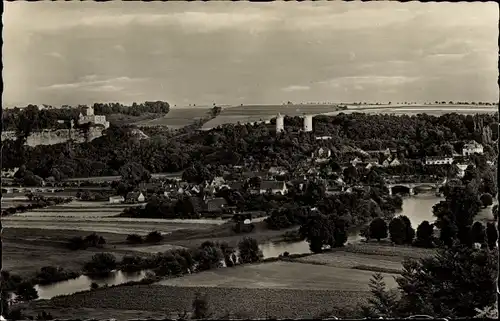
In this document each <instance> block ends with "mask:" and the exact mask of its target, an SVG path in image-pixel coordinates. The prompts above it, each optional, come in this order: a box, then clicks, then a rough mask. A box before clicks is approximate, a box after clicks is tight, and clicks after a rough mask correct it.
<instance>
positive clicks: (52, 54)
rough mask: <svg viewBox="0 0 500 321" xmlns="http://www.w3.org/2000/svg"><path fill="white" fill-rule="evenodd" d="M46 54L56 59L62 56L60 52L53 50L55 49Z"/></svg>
mask: <svg viewBox="0 0 500 321" xmlns="http://www.w3.org/2000/svg"><path fill="white" fill-rule="evenodd" d="M46 55H47V56H49V57H53V58H57V59H62V58H63V56H62V55H61V54H60V53H58V52H55V51H52V52H49V53H47V54H46Z"/></svg>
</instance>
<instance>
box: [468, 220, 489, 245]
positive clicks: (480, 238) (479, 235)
mask: <svg viewBox="0 0 500 321" xmlns="http://www.w3.org/2000/svg"><path fill="white" fill-rule="evenodd" d="M471 233H472V235H471V237H472V242H473V243H479V244H484V243H485V241H486V230H485V228H484V225H483V224H481V222H475V223H474V224H473V225H472V230H471Z"/></svg>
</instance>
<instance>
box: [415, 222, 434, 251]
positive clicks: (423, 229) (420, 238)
mask: <svg viewBox="0 0 500 321" xmlns="http://www.w3.org/2000/svg"><path fill="white" fill-rule="evenodd" d="M433 235H434V227H433V226H432V225H431V224H430V223H429V221H423V222H422V223H420V225H419V226H418V227H417V238H416V240H415V245H416V246H419V247H426V248H432V247H434V244H433V240H434V236H433Z"/></svg>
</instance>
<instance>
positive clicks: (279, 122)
mask: <svg viewBox="0 0 500 321" xmlns="http://www.w3.org/2000/svg"><path fill="white" fill-rule="evenodd" d="M284 130H285V118H284V117H283V115H281V114H278V115H277V116H276V132H277V133H281V132H282V131H284Z"/></svg>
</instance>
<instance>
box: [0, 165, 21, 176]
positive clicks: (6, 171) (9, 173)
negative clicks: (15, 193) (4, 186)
mask: <svg viewBox="0 0 500 321" xmlns="http://www.w3.org/2000/svg"><path fill="white" fill-rule="evenodd" d="M18 170H19V167H15V168H12V169H2V177H7V178H12V177H14V174H15V173H16V172H17V171H18Z"/></svg>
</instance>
